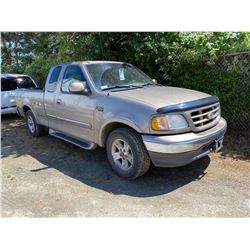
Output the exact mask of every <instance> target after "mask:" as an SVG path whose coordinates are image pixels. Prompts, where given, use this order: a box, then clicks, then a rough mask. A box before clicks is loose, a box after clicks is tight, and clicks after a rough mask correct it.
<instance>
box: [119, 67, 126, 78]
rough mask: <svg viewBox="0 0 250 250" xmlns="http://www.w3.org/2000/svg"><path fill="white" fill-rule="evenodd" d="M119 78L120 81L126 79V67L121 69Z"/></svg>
mask: <svg viewBox="0 0 250 250" xmlns="http://www.w3.org/2000/svg"><path fill="white" fill-rule="evenodd" d="M119 78H120V81H124V80H125V76H124V69H123V68H120V69H119Z"/></svg>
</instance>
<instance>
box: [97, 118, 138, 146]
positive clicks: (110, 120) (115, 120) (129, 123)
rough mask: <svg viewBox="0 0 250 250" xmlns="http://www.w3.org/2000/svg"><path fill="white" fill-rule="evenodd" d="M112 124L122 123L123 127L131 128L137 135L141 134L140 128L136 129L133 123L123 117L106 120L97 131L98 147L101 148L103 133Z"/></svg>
mask: <svg viewBox="0 0 250 250" xmlns="http://www.w3.org/2000/svg"><path fill="white" fill-rule="evenodd" d="M112 123H122V124H124V125H127V126H129V127H131V128H133V129H134V130H135V131H137V132H138V133H142V132H143V131H142V129H141V128H140V127H138V126H137V125H136V124H135V123H134V122H133V121H131V120H129V119H127V118H124V117H114V118H111V119H108V120H107V121H106V122H105V123H104V124H103V125H102V126H101V128H100V130H99V135H98V144H99V145H100V146H103V143H102V136H103V132H104V130H105V128H106V127H107V126H108V125H110V124H112Z"/></svg>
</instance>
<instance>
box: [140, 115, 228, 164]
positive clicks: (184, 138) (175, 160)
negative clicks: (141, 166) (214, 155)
mask: <svg viewBox="0 0 250 250" xmlns="http://www.w3.org/2000/svg"><path fill="white" fill-rule="evenodd" d="M226 129H227V123H226V121H225V120H224V119H223V118H221V119H220V121H219V122H218V124H217V125H216V126H215V127H213V128H211V129H208V130H206V131H203V132H199V133H193V132H192V133H185V134H179V135H164V136H160V135H143V136H142V139H143V142H144V144H145V146H146V148H147V150H148V152H149V155H150V157H151V160H152V161H153V163H154V164H155V165H156V166H163V165H164V164H165V165H166V166H168V165H169V166H181V165H185V164H188V163H190V162H192V161H194V160H196V159H198V158H201V157H203V156H205V155H207V154H208V153H209V152H210V151H213V150H214V148H213V145H212V144H213V143H214V142H215V141H217V140H218V139H221V138H223V137H224V134H225V132H226ZM164 159H165V160H164Z"/></svg>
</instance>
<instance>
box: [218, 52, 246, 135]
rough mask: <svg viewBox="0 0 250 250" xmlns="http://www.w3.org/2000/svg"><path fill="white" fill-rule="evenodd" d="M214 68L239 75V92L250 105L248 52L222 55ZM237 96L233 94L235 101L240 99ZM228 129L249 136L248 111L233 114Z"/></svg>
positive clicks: (237, 94)
mask: <svg viewBox="0 0 250 250" xmlns="http://www.w3.org/2000/svg"><path fill="white" fill-rule="evenodd" d="M216 67H218V68H219V69H222V70H225V71H232V70H235V71H237V72H240V73H241V78H240V81H239V83H238V84H239V86H240V91H243V92H244V93H245V94H247V96H248V100H249V104H250V51H247V52H240V53H233V54H227V55H222V56H220V57H219V60H218V62H217V64H216ZM239 96H240V95H239V93H235V97H234V98H235V100H237V98H240V97H239ZM249 107H250V105H249ZM229 128H231V129H233V130H237V131H238V132H239V133H240V134H244V135H247V136H250V110H249V109H248V110H247V111H242V112H235V113H234V116H233V117H232V120H231V123H229Z"/></svg>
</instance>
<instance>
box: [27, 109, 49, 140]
mask: <svg viewBox="0 0 250 250" xmlns="http://www.w3.org/2000/svg"><path fill="white" fill-rule="evenodd" d="M25 118H26V125H27V127H28V130H29V133H30V134H31V135H32V136H33V137H38V136H42V135H45V134H47V133H48V128H46V127H44V126H42V125H40V124H38V123H37V121H36V118H35V116H34V114H33V113H32V111H31V110H28V111H27V112H26V117H25Z"/></svg>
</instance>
